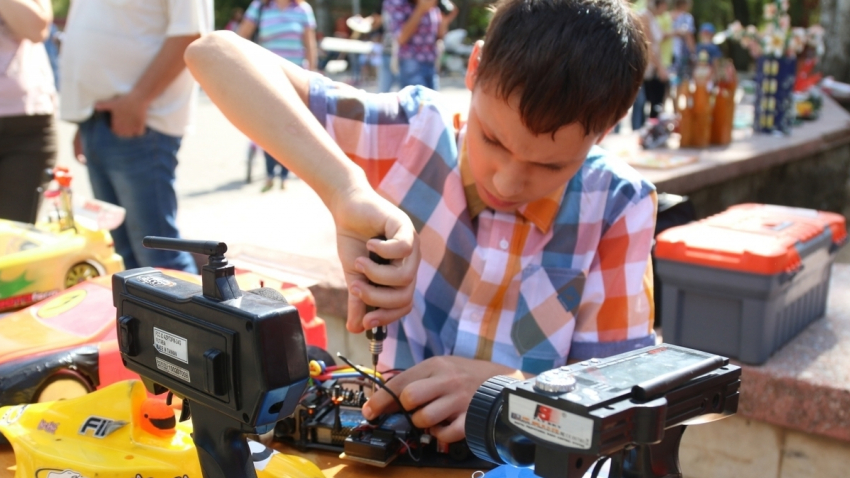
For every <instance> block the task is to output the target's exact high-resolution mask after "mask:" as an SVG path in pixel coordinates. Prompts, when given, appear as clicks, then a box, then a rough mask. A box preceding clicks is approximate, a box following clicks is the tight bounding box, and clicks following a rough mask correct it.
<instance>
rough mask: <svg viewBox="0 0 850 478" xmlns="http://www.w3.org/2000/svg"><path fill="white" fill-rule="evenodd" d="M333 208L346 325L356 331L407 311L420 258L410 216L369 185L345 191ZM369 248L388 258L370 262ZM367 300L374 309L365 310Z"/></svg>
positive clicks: (411, 302) (386, 321)
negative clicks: (345, 297) (384, 262)
mask: <svg viewBox="0 0 850 478" xmlns="http://www.w3.org/2000/svg"><path fill="white" fill-rule="evenodd" d="M332 210H333V211H334V222H335V223H336V234H337V249H338V252H339V258H340V261H341V262H342V269H343V272H344V273H345V282H346V284H347V285H348V320H347V324H346V326H347V328H348V330H349V331H350V332H354V333H360V332H363V331H364V330H366V329H371V328H373V327H378V326H380V325H387V324H389V323H390V322H394V321H396V320H398V319H400V318H402V317H404V316H405V315H407V314H408V313H409V312H410V311H411V309H413V291H414V287H415V285H416V272H417V270H418V269H419V259H420V253H419V236H418V234H417V233H416V229H415V228H414V227H413V223H412V222H411V221H410V218H409V217H408V216H407V214H405V213H404V212H402V210H401V209H399V208H398V207H396V206H394V205H393V204H392V203H390V202H389V201H387V200H386V199H384V198H383V197H381V196H380V195H379V194H378V193H376V192H375V191H374V190H372V189H371V188H369V189H368V190H366V189H365V188H360V189H358V190H356V191H355V192H353V193H351V194H348V195H345V197H344V198H343V199H342V200H340V202H339V203H338V206H337V207H335V208H333V209H332ZM376 236H384V237H386V238H387V239H386V240H385V241H382V240H380V239H374V237H376ZM370 251H372V252H375V253H376V254H378V255H379V256H381V257H383V258H385V259H388V260H390V264H388V265H378V264H376V263H374V262H372V260H370V259H369V252H370ZM370 281H371V282H372V283H373V284H370V283H369V282H370ZM375 284H377V285H375ZM367 304H368V305H370V306H373V307H377V309H375V310H373V311H371V312H369V313H366V306H367Z"/></svg>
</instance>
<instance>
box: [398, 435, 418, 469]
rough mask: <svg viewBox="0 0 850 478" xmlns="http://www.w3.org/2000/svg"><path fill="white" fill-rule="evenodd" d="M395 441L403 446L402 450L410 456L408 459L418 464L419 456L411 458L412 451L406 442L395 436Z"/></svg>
mask: <svg viewBox="0 0 850 478" xmlns="http://www.w3.org/2000/svg"><path fill="white" fill-rule="evenodd" d="M395 439H396V440H398V441H400V442H401V444H402V445H404V448H405V449H406V450H407V454H408V455H410V459H411V460H413V461H415V462H416V463H419V460H421V459H422V457H421V456H420V457H418V458H417V457H415V456H413V451H412V450H411V449H410V445H408V444H407V442H406V441H404V440H402V439H401V437H400V436H398V435H396V436H395Z"/></svg>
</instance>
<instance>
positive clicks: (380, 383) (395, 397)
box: [336, 352, 419, 434]
mask: <svg viewBox="0 0 850 478" xmlns="http://www.w3.org/2000/svg"><path fill="white" fill-rule="evenodd" d="M336 356H337V357H339V358H340V359H342V361H343V362H345V363H347V364H348V365H349V366H351V367H352V368H353V369H354V370H357V371H358V372H359V373H360V375H362V376H364V377H365V378H366V379H368V380H370V381H372V382H375V383H376V384H377V385H378V386H379V387H381V388H382V389H383V390H385V391H386V392H387V393H389V394H390V396H391V397H393V400H395V403H396V404H398V408H399V409H400V410H401V413H402V414H403V415H404V418H406V419H407V423H409V424H410V429H411V432H414V434H418V431H419V428H418V427H417V426H416V425H414V424H413V418H412V417H411V416H410V412H408V411H407V410H405V408H404V405H402V404H401V400H400V399H399V398H398V395H396V394H395V392H393V391H392V390H390V388H389V387H387V385H386V383H385V382H384V381H383V380H381V379H376V378H375V377H373V376H371V375H369V374H368V373H366V372H365V371H363V370H361V369H360V367H358V366H357V365H354V364H353V363H351V361H350V360H348V359H347V358H345V357H344V356H343V355H342V354H341V353H339V352H337V354H336Z"/></svg>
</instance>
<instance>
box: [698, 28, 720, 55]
mask: <svg viewBox="0 0 850 478" xmlns="http://www.w3.org/2000/svg"><path fill="white" fill-rule="evenodd" d="M714 32H715V29H714V25H712V24H711V23H708V22H706V23H703V24H702V25H700V27H699V43H697V48H696V56H697V61H703V60H704V61H707V63H708V64H709V65H715V62H716V61H717V60H719V59H720V58H722V57H723V53H721V52H720V47H718V46H717V45H715V44H714V41H713V39H714ZM703 52H704V53H703Z"/></svg>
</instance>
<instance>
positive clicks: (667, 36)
mask: <svg viewBox="0 0 850 478" xmlns="http://www.w3.org/2000/svg"><path fill="white" fill-rule="evenodd" d="M669 1H670V0H666V1H665V2H664V12H663V13H661V14H660V15H658V17H657V18H658V26H659V27H661V32H662V33H663V35H664V36H663V38H664V39H663V40H661V66H662V67H663V68H664V70H666V71H667V79H666V80H664V81H662V82H661V84H662V85H663V86H662V91H661V96H660V97H655V98H653V100H655V101H656V103H653V102H651V101H650V115H649V117H650V118H656V117H658V114H659V113H661V112H663V111H664V103H665V102H666V100H667V96H668V95H669V94H670V74H671V73H672V69H673V37H675V36H676V35H675V33H674V32H673V17H672V16H671V15H670V11H669V7H670V4H669ZM653 112H654V113H655V116H652V113H653Z"/></svg>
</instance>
